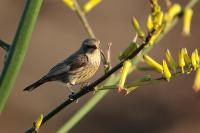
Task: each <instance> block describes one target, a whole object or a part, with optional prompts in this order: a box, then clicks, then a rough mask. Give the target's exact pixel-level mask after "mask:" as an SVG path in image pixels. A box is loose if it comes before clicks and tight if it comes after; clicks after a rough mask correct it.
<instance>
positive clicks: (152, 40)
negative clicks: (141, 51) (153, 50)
mask: <svg viewBox="0 0 200 133" xmlns="http://www.w3.org/2000/svg"><path fill="white" fill-rule="evenodd" d="M162 31H163V26H161V27H159V28H158V29H157V30H156V32H155V33H154V34H153V35H152V36H151V38H150V39H149V42H148V44H149V45H150V46H151V45H153V44H154V43H155V42H156V40H157V39H158V37H159V36H160V34H161V33H162Z"/></svg>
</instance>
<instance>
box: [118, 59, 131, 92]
mask: <svg viewBox="0 0 200 133" xmlns="http://www.w3.org/2000/svg"><path fill="white" fill-rule="evenodd" d="M131 66H132V63H131V61H130V60H127V61H125V62H124V63H123V68H122V72H121V76H120V80H119V84H118V92H121V91H122V90H123V89H124V83H125V81H126V77H127V75H128V72H129V70H130V68H131Z"/></svg>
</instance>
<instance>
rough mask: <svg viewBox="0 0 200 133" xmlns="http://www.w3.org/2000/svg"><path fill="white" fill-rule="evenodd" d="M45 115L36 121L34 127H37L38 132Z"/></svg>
mask: <svg viewBox="0 0 200 133" xmlns="http://www.w3.org/2000/svg"><path fill="white" fill-rule="evenodd" d="M43 118H44V117H43V114H41V115H40V117H39V118H38V119H37V121H35V123H34V127H35V130H36V131H38V130H39V128H40V126H41V124H42V121H43Z"/></svg>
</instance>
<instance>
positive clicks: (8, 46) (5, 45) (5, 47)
mask: <svg viewBox="0 0 200 133" xmlns="http://www.w3.org/2000/svg"><path fill="white" fill-rule="evenodd" d="M0 47H1V48H3V49H4V50H5V51H6V52H8V50H9V48H10V45H8V44H7V43H6V42H4V41H2V40H0Z"/></svg>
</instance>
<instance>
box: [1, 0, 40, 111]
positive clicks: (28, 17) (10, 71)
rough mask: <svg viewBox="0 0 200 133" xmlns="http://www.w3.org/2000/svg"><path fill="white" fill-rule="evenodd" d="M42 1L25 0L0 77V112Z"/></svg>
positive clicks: (14, 78)
mask: <svg viewBox="0 0 200 133" xmlns="http://www.w3.org/2000/svg"><path fill="white" fill-rule="evenodd" d="M42 2H43V0H27V1H26V5H25V8H24V11H23V15H22V17H21V20H20V23H19V26H18V29H17V32H16V35H15V38H14V41H13V44H12V46H11V48H10V49H9V54H8V58H7V60H6V63H5V66H4V69H3V72H2V75H1V77H0V112H2V110H3V108H4V105H5V103H6V101H7V99H8V96H9V94H10V92H11V89H12V87H13V85H14V83H15V80H16V78H17V74H18V73H19V70H20V68H21V65H22V63H23V60H24V57H25V54H26V50H27V48H28V44H29V41H30V38H31V34H32V31H33V28H34V26H35V22H36V19H37V17H38V13H39V11H40V7H41V5H42Z"/></svg>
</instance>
